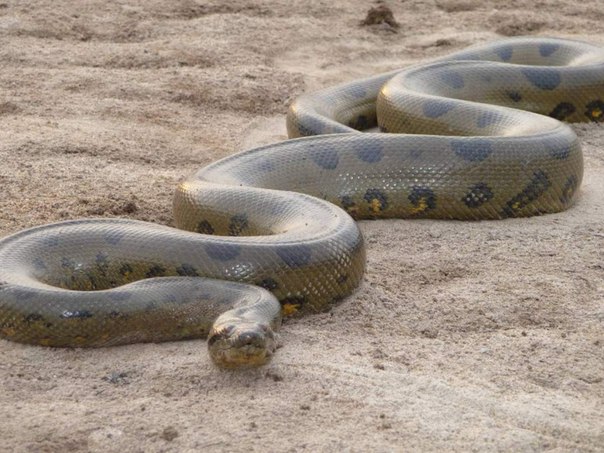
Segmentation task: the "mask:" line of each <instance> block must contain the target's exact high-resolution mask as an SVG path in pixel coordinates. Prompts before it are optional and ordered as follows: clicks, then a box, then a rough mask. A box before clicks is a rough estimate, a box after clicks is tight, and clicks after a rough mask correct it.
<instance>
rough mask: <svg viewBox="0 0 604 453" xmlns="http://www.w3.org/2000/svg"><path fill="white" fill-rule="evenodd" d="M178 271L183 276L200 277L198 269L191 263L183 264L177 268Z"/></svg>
mask: <svg viewBox="0 0 604 453" xmlns="http://www.w3.org/2000/svg"><path fill="white" fill-rule="evenodd" d="M176 273H177V274H178V275H180V276H181V277H199V274H198V273H197V270H196V269H195V268H194V267H193V266H191V265H190V264H187V263H185V264H181V265H180V266H178V267H177V268H176Z"/></svg>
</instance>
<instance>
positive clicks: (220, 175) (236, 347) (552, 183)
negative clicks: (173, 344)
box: [0, 38, 604, 367]
mask: <svg viewBox="0 0 604 453" xmlns="http://www.w3.org/2000/svg"><path fill="white" fill-rule="evenodd" d="M518 109H523V110H526V111H522V110H518ZM545 115H546V116H545ZM558 120H566V121H571V122H573V121H603V120H604V50H603V49H602V48H600V47H596V46H593V45H590V44H586V43H581V42H575V41H569V40H561V39H546V38H514V39H507V40H502V41H498V42H495V43H490V44H483V45H478V46H474V47H471V48H468V49H466V50H464V51H461V52H458V53H454V54H452V55H450V56H448V57H445V58H443V59H441V60H437V61H436V62H433V63H431V64H426V65H419V66H415V67H411V68H408V69H405V70H402V71H396V72H392V73H388V74H384V75H380V76H376V77H372V78H368V79H365V80H360V81H354V82H351V83H348V84H344V85H340V86H337V87H334V88H329V89H325V90H323V91H319V92H317V93H314V94H309V95H305V96H302V97H301V98H299V99H298V100H296V101H295V102H294V103H293V104H292V106H291V107H290V110H289V113H288V116H287V128H288V133H289V135H290V137H292V138H294V139H291V140H286V141H284V142H281V143H276V144H272V145H268V146H264V147H260V148H256V149H252V150H249V151H245V152H242V153H239V154H236V155H233V156H231V157H227V158H225V159H222V160H220V161H218V162H215V163H213V164H211V165H209V166H207V167H205V168H203V169H202V170H200V171H199V172H197V173H196V174H195V175H194V176H193V177H191V178H190V179H188V180H186V181H185V182H184V183H182V184H181V185H180V186H179V187H178V189H177V191H176V194H175V198H174V214H175V222H176V225H177V226H178V227H179V228H180V229H175V228H170V227H167V226H161V225H156V224H152V223H146V222H140V221H135V220H125V219H89V220H74V221H67V222H61V223H56V224H50V225H44V226H39V227H34V228H31V229H28V230H24V231H21V232H18V233H16V234H14V235H12V236H9V237H6V238H4V239H3V240H1V241H0V335H1V336H2V337H4V338H6V339H9V340H14V341H19V342H24V343H31V344H38V345H48V346H77V347H79V346H104V345H114V344H121V343H131V342H139V341H166V340H176V339H184V338H194V337H200V336H208V337H209V339H208V344H209V350H210V355H211V356H212V358H213V359H214V361H215V362H216V363H217V364H218V365H221V366H225V367H230V366H233V367H234V366H249V365H259V364H263V363H266V361H267V360H268V359H269V358H270V357H271V355H272V354H273V351H274V349H275V340H274V331H275V330H276V329H277V328H278V327H279V323H280V320H281V314H282V313H283V314H286V315H290V314H293V313H307V312H317V311H320V310H324V309H326V308H327V307H329V306H330V305H331V304H333V303H334V302H336V301H338V300H340V299H342V298H344V297H346V296H347V295H349V294H350V293H351V292H352V291H354V289H355V288H356V287H357V286H358V285H359V283H360V281H361V279H362V276H363V273H364V269H365V248H364V244H363V238H362V235H361V233H360V231H359V229H358V227H357V225H356V223H355V222H354V220H353V218H354V219H373V218H392V217H401V218H443V219H502V218H507V217H518V216H530V215H536V214H543V213H550V212H557V211H561V210H564V209H566V208H567V207H569V206H570V205H571V204H572V203H573V200H574V198H575V194H576V192H577V189H578V187H579V185H580V183H581V179H582V172H583V160H582V154H581V150H580V146H579V143H578V141H577V138H576V136H575V134H574V133H573V131H572V129H571V128H570V127H569V126H567V125H565V124H563V123H561V122H560V121H558ZM375 127H379V128H380V129H381V131H382V132H389V133H386V134H385V133H374V132H368V133H364V134H361V133H357V132H358V131H359V130H367V129H370V130H371V129H372V128H375ZM303 136H312V137H303ZM295 137H302V138H295ZM250 284H251V285H250ZM252 285H254V286H252Z"/></svg>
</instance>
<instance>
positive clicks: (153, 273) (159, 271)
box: [145, 264, 166, 278]
mask: <svg viewBox="0 0 604 453" xmlns="http://www.w3.org/2000/svg"><path fill="white" fill-rule="evenodd" d="M164 275H166V268H165V267H163V266H160V265H159V264H154V265H152V266H151V267H150V268H149V270H148V271H147V273H146V274H145V277H147V278H153V277H163V276H164Z"/></svg>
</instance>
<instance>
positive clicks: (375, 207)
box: [369, 198, 382, 214]
mask: <svg viewBox="0 0 604 453" xmlns="http://www.w3.org/2000/svg"><path fill="white" fill-rule="evenodd" d="M369 206H370V207H371V211H372V212H373V213H374V214H377V213H378V212H380V211H381V210H382V202H381V201H380V200H378V199H377V198H373V199H372V200H371V203H370V204H369Z"/></svg>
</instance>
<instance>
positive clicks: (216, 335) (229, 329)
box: [208, 325, 235, 346]
mask: <svg viewBox="0 0 604 453" xmlns="http://www.w3.org/2000/svg"><path fill="white" fill-rule="evenodd" d="M234 330H235V326H233V325H228V326H220V327H218V328H217V329H215V330H213V331H212V332H211V333H210V336H209V337H208V345H209V346H212V345H213V344H214V343H216V342H217V341H218V340H221V339H222V340H224V339H226V338H228V337H229V336H230V335H231V334H232V333H233V331H234Z"/></svg>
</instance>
